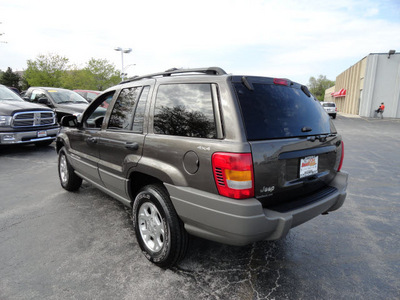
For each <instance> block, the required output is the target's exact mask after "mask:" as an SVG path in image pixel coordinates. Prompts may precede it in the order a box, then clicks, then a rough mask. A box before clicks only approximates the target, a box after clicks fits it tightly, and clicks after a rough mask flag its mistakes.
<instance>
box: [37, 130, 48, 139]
mask: <svg viewBox="0 0 400 300" xmlns="http://www.w3.org/2000/svg"><path fill="white" fill-rule="evenodd" d="M46 136H47V131H46V130H42V131H38V132H37V137H38V138H41V137H46Z"/></svg>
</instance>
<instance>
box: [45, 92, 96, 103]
mask: <svg viewBox="0 0 400 300" xmlns="http://www.w3.org/2000/svg"><path fill="white" fill-rule="evenodd" d="M47 92H48V93H49V94H50V96H51V97H52V98H53V100H54V102H56V103H58V104H62V103H86V104H87V103H88V102H87V101H86V100H85V98H83V97H82V96H81V95H79V94H78V93H75V92H73V91H69V90H47Z"/></svg>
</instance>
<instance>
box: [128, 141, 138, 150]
mask: <svg viewBox="0 0 400 300" xmlns="http://www.w3.org/2000/svg"><path fill="white" fill-rule="evenodd" d="M125 148H127V149H129V150H137V149H139V144H138V143H136V142H133V143H126V144H125Z"/></svg>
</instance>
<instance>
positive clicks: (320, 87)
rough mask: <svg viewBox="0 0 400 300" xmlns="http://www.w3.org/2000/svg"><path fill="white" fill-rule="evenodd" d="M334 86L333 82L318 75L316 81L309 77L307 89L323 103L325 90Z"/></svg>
mask: <svg viewBox="0 0 400 300" xmlns="http://www.w3.org/2000/svg"><path fill="white" fill-rule="evenodd" d="M334 85H335V81H332V80H329V79H327V78H326V76H325V75H319V77H318V79H315V77H310V79H309V81H308V89H309V90H310V92H311V93H313V94H314V96H315V97H317V99H318V100H319V101H324V97H325V90H326V89H328V88H330V87H332V86H334Z"/></svg>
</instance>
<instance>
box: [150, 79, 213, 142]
mask: <svg viewBox="0 0 400 300" xmlns="http://www.w3.org/2000/svg"><path fill="white" fill-rule="evenodd" d="M154 133H157V134H166V135H176V136H187V137H199V138H210V139H211V138H216V136H217V130H216V125H215V118H214V110H213V103H212V90H211V84H208V83H199V84H195V83H188V84H186V83H185V84H165V85H160V86H159V88H158V91H157V97H156V106H155V111H154Z"/></svg>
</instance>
